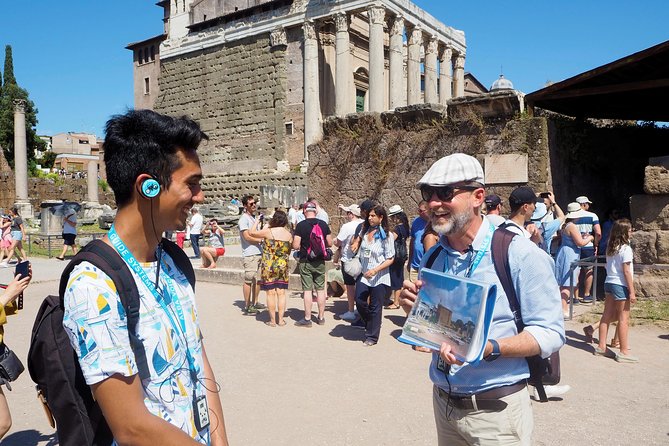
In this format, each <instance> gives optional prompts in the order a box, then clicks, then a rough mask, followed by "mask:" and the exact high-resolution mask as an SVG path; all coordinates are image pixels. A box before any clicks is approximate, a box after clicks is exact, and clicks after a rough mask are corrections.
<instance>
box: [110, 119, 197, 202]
mask: <svg viewBox="0 0 669 446" xmlns="http://www.w3.org/2000/svg"><path fill="white" fill-rule="evenodd" d="M203 139H209V137H208V136H207V134H206V133H204V132H203V131H202V130H201V129H200V125H199V124H198V123H197V122H195V121H193V120H192V119H190V118H188V117H186V116H183V117H181V118H173V117H171V116H166V115H161V114H159V113H156V112H154V111H152V110H130V111H128V112H127V113H126V114H124V115H115V116H112V117H111V118H110V119H109V121H107V124H106V125H105V142H104V146H103V147H104V154H105V155H104V161H105V166H106V170H107V182H108V183H109V187H111V188H112V190H113V191H114V198H115V199H116V205H117V206H118V207H122V206H124V205H126V204H128V202H129V201H130V199H131V198H132V192H133V188H134V187H135V180H136V179H137V177H138V176H139V175H141V174H144V173H145V174H149V175H151V176H152V177H154V178H155V179H156V180H157V181H158V183H160V185H161V187H163V188H165V189H167V188H169V187H170V184H171V181H172V174H173V173H174V171H175V170H176V169H178V168H179V167H180V164H179V161H178V157H177V151H178V150H183V151H186V152H192V153H194V152H195V151H196V150H197V148H198V146H199V145H200V142H202V140H203Z"/></svg>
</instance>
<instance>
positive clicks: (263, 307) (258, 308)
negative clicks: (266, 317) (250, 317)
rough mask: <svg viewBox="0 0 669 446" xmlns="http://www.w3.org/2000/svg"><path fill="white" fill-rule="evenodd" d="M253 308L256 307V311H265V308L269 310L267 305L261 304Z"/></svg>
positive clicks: (255, 304) (257, 303)
mask: <svg viewBox="0 0 669 446" xmlns="http://www.w3.org/2000/svg"><path fill="white" fill-rule="evenodd" d="M253 306H254V307H255V309H256V310H264V309H265V308H267V306H266V305H265V304H261V303H260V302H256V303H254V304H253Z"/></svg>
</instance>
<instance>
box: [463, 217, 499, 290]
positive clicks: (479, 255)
mask: <svg viewBox="0 0 669 446" xmlns="http://www.w3.org/2000/svg"><path fill="white" fill-rule="evenodd" d="M494 232H495V227H494V226H493V225H492V224H491V225H490V226H489V228H488V234H487V235H486V237H485V239H484V240H483V243H481V248H480V249H479V250H478V251H477V252H476V257H474V261H473V262H472V263H471V264H470V265H469V268H467V272H466V273H465V276H466V277H471V276H472V274H473V273H474V270H476V268H477V267H478V266H479V263H481V260H482V259H483V256H484V255H485V253H486V252H487V251H488V248H490V243H492V235H493V233H494Z"/></svg>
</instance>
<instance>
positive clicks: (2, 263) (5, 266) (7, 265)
mask: <svg viewBox="0 0 669 446" xmlns="http://www.w3.org/2000/svg"><path fill="white" fill-rule="evenodd" d="M0 267H1V268H9V263H7V262H0Z"/></svg>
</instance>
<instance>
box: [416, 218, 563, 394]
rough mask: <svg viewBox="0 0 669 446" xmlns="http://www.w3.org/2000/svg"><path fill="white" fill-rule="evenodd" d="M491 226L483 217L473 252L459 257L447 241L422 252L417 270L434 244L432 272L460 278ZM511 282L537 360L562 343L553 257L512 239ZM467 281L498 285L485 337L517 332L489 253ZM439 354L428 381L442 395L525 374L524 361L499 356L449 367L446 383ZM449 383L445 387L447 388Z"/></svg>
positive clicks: (497, 383) (494, 384)
mask: <svg viewBox="0 0 669 446" xmlns="http://www.w3.org/2000/svg"><path fill="white" fill-rule="evenodd" d="M489 225H490V222H489V221H488V220H487V218H486V217H483V224H482V225H481V228H480V229H479V231H478V233H477V234H476V237H475V238H474V241H473V242H472V244H471V247H472V249H473V252H465V253H464V254H463V253H461V252H459V251H456V250H454V249H453V248H451V247H450V246H449V245H448V240H447V239H446V237H441V238H440V240H439V243H438V244H437V245H435V246H434V247H433V248H432V249H431V250H430V251H428V252H427V253H425V255H424V256H423V261H422V262H421V267H423V266H425V263H426V262H427V260H428V259H429V258H430V255H431V254H432V252H433V250H435V249H437V247H438V246H442V247H443V248H444V249H443V250H442V251H441V252H440V253H439V255H438V257H437V258H436V259H435V261H434V263H433V264H432V269H435V270H437V271H444V272H448V273H451V274H454V275H460V276H464V275H465V272H466V270H467V268H468V267H469V265H470V262H471V261H472V260H473V259H474V257H475V256H476V253H477V252H478V250H479V249H480V247H481V245H482V243H483V241H484V239H485V238H486V235H487V233H488V229H489ZM509 266H510V269H511V279H512V282H513V285H514V287H515V289H516V295H517V296H518V302H519V304H520V308H521V313H522V318H523V322H524V323H525V331H527V332H529V333H530V334H531V335H532V336H533V337H534V338H535V339H536V341H537V343H538V344H539V346H540V347H541V356H542V357H544V358H547V357H548V356H550V354H551V353H553V352H555V351H557V350H559V349H560V347H562V345H563V344H564V342H565V334H564V322H563V319H562V318H563V315H562V306H561V303H560V289H559V288H558V285H557V282H556V281H555V276H554V274H553V271H554V269H555V268H554V263H553V259H552V258H551V257H549V256H547V255H546V254H545V253H543V252H541V249H540V248H539V247H537V245H535V244H534V243H532V242H531V241H530V240H528V239H526V238H524V237H514V239H513V241H512V242H511V245H510V246H509ZM471 278H472V279H476V280H480V281H482V282H486V283H494V284H496V285H497V299H496V301H495V310H494V312H493V319H492V323H491V325H490V334H489V339H503V338H508V337H511V336H514V335H516V334H518V331H517V329H516V324H515V322H514V320H513V314H512V313H511V309H510V308H509V302H508V300H507V297H506V294H505V293H504V289H503V288H502V284H501V282H500V281H499V279H498V278H497V274H496V272H495V265H494V264H493V261H492V254H491V251H490V250H488V252H487V253H486V254H485V255H484V256H483V258H482V259H481V263H480V264H479V265H478V267H477V268H476V270H474V272H473V274H472V276H471ZM438 360H439V354H438V353H433V354H432V363H431V364H430V379H431V380H432V382H433V383H434V384H435V385H437V386H438V387H440V388H441V389H443V390H444V391H446V392H449V390H450V392H451V393H453V394H456V395H470V394H473V393H479V392H483V391H485V390H488V389H492V388H495V387H500V386H504V385H509V384H514V383H516V382H518V381H520V380H522V379H525V378H528V377H529V376H530V374H529V370H528V368H527V361H525V358H508V357H504V356H502V357H500V358H498V359H497V360H495V361H492V362H487V361H479V362H478V363H475V364H465V365H462V366H452V367H451V369H450V373H449V376H448V382H447V381H446V375H445V373H444V372H443V371H441V370H438V369H437V364H438ZM449 382H450V386H449Z"/></svg>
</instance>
